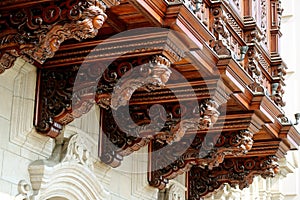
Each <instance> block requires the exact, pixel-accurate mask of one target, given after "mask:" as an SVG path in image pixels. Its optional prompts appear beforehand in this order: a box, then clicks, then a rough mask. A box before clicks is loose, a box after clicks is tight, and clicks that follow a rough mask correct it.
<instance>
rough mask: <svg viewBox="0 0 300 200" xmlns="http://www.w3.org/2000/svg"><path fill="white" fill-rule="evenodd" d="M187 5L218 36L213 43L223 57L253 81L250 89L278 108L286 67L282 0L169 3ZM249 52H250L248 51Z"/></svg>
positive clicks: (172, 0)
mask: <svg viewBox="0 0 300 200" xmlns="http://www.w3.org/2000/svg"><path fill="white" fill-rule="evenodd" d="M167 2H168V3H169V4H170V5H171V4H173V5H174V4H184V5H185V6H186V7H187V8H188V9H189V10H190V11H191V12H192V13H193V14H194V15H195V17H197V18H198V19H199V22H200V23H201V24H202V25H203V26H206V27H207V28H208V30H209V31H210V32H211V33H212V35H214V37H215V38H214V40H213V41H207V42H210V45H211V47H212V48H213V50H214V51H215V52H216V53H217V54H218V55H219V56H220V57H224V56H225V57H228V56H231V57H232V58H233V59H235V60H236V61H237V62H238V63H239V64H240V66H241V67H242V68H244V69H245V71H246V72H247V73H248V74H249V75H250V76H251V77H252V78H253V84H252V85H250V86H249V87H250V88H251V89H252V90H253V91H254V92H264V93H266V94H267V95H269V96H270V97H271V98H272V99H273V100H274V102H275V104H277V105H278V106H284V102H283V101H282V94H283V93H284V91H283V86H284V85H285V84H284V75H285V70H286V67H285V66H284V65H283V64H282V60H281V58H280V55H279V53H278V52H279V38H280V36H281V33H280V20H281V14H282V9H281V6H280V1H279V0H243V1H242V0H167ZM247 49H248V51H247Z"/></svg>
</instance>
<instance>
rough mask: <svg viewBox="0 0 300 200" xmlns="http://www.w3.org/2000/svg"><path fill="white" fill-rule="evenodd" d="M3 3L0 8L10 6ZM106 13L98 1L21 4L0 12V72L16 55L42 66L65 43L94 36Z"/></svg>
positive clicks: (101, 2) (12, 61)
mask: <svg viewBox="0 0 300 200" xmlns="http://www.w3.org/2000/svg"><path fill="white" fill-rule="evenodd" d="M115 3H116V4H117V3H118V2H115ZM3 4H4V5H3V8H2V9H5V6H8V7H10V5H9V3H8V4H7V5H6V4H5V2H3ZM109 6H111V5H109ZM105 10H106V5H105V3H104V2H103V1H98V0H80V1H71V0H65V1H52V2H49V1H45V2H41V3H39V2H38V3H34V2H33V3H31V4H25V3H24V4H22V3H20V4H18V5H17V6H16V7H15V9H11V7H10V10H6V11H5V10H1V29H0V30H1V35H0V49H1V54H0V60H1V64H0V73H2V72H3V71H4V70H5V69H8V68H10V67H11V66H12V65H13V63H14V60H15V59H16V58H17V57H19V56H21V57H22V58H24V59H25V60H27V61H30V62H33V61H36V62H38V63H40V64H43V63H44V62H45V61H46V59H48V58H52V57H53V56H54V54H55V52H56V51H57V50H58V49H59V47H60V45H61V44H62V43H63V42H64V41H65V40H69V39H76V40H82V39H86V38H92V37H95V36H96V35H97V33H98V30H99V29H100V28H101V27H102V25H103V23H104V21H105V20H106V18H107V16H106V14H105Z"/></svg>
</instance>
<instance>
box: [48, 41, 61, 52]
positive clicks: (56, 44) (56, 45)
mask: <svg viewBox="0 0 300 200" xmlns="http://www.w3.org/2000/svg"><path fill="white" fill-rule="evenodd" d="M60 43H61V42H60V41H59V39H58V38H53V39H52V40H51V41H50V48H51V51H52V52H56V51H57V50H58V49H59V47H60Z"/></svg>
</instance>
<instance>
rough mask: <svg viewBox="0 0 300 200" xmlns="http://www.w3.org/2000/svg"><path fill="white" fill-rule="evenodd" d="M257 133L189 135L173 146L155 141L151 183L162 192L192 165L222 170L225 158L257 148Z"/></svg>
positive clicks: (151, 154)
mask: <svg viewBox="0 0 300 200" xmlns="http://www.w3.org/2000/svg"><path fill="white" fill-rule="evenodd" d="M252 137H253V134H252V133H251V132H249V131H246V130H242V131H235V132H223V133H222V134H216V133H207V135H201V134H197V135H196V136H195V137H194V136H193V135H187V136H185V137H184V138H182V139H181V140H180V141H179V142H177V143H173V144H172V145H163V144H162V143H159V142H155V141H152V144H151V145H150V152H151V153H150V159H151V162H150V163H151V166H150V168H149V175H148V177H149V184H150V185H151V186H154V187H157V188H159V189H162V188H164V187H165V186H166V184H167V183H168V180H170V179H173V178H175V177H176V176H178V175H179V174H182V173H184V172H187V171H189V170H190V169H191V167H192V166H194V165H196V166H197V167H199V168H202V169H206V170H212V169H213V168H214V167H218V166H219V165H220V164H221V163H222V162H223V161H224V158H225V156H227V155H230V156H240V155H243V154H245V153H247V152H248V151H249V150H250V149H251V148H252V145H253V140H252Z"/></svg>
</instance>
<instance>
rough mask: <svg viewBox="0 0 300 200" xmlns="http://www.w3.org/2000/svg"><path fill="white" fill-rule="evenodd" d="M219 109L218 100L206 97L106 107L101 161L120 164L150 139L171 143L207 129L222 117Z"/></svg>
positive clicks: (115, 164) (103, 114)
mask: <svg viewBox="0 0 300 200" xmlns="http://www.w3.org/2000/svg"><path fill="white" fill-rule="evenodd" d="M194 103H196V104H195V105H194ZM217 108H218V105H217V104H216V103H215V102H214V101H211V100H210V101H208V100H204V101H202V103H201V102H200V103H199V104H198V101H188V102H184V103H183V104H179V103H173V104H166V103H165V104H160V105H131V106H129V108H128V107H120V108H119V109H117V110H107V111H105V110H102V111H101V113H102V115H101V121H102V125H103V127H102V133H101V134H102V136H101V140H100V157H101V160H102V161H103V162H105V163H107V164H110V165H111V166H113V167H116V166H118V165H119V164H120V162H121V161H122V158H123V156H126V155H129V154H130V153H132V152H133V151H137V150H139V149H140V148H141V147H143V146H145V145H146V144H148V142H149V141H150V140H155V141H156V142H157V143H159V144H163V145H171V144H172V143H174V142H178V141H180V140H181V139H182V137H184V136H185V134H186V133H188V131H191V130H192V131H197V130H207V129H208V128H209V127H211V126H213V124H214V123H215V122H216V120H217V118H218V116H219V112H218V111H217ZM187 109H190V111H188V110H187Z"/></svg>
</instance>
